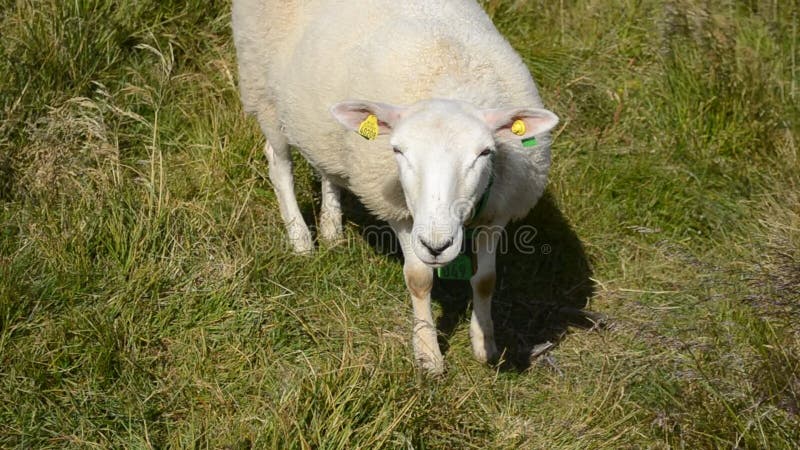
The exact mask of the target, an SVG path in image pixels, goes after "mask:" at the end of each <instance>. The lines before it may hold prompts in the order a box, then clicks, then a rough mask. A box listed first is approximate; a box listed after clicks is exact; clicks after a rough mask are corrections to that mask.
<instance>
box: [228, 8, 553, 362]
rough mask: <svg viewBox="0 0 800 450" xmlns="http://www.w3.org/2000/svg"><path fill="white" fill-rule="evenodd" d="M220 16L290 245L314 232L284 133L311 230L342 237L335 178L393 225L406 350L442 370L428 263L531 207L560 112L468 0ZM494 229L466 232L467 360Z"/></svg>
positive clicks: (483, 300)
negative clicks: (316, 191)
mask: <svg viewBox="0 0 800 450" xmlns="http://www.w3.org/2000/svg"><path fill="white" fill-rule="evenodd" d="M232 22H233V36H234V43H235V46H236V51H237V58H238V64H239V84H240V93H241V100H242V104H243V107H244V110H245V111H246V112H247V113H250V114H253V115H255V117H256V118H257V120H258V123H259V125H260V127H261V130H262V131H263V133H264V135H265V137H266V139H267V142H266V144H265V147H264V152H265V154H266V157H267V160H268V163H269V178H270V180H271V182H272V184H273V186H274V189H275V192H276V195H277V198H278V202H279V205H280V214H281V217H282V219H283V221H284V223H285V226H286V232H287V235H288V237H289V239H290V240H291V242H292V245H293V248H294V250H295V251H296V252H297V253H309V252H311V251H312V249H313V241H312V238H311V234H310V232H309V229H308V227H307V225H306V223H305V222H304V220H303V217H302V215H301V213H300V210H299V208H298V205H297V200H296V198H295V194H294V186H293V175H292V163H291V159H290V149H289V146H290V145H291V146H293V147H295V148H296V149H297V150H298V151H299V152H300V153H301V154H302V155H303V156H304V157H305V158H306V159H307V160H308V162H309V163H310V164H311V166H313V168H314V169H315V170H316V171H317V172H318V173H319V175H320V178H321V184H322V188H321V190H322V207H321V213H320V219H319V220H320V223H319V234H320V237H321V239H323V240H326V241H336V240H338V239H339V238H340V237H341V235H342V225H341V222H342V213H341V206H340V200H339V198H340V192H341V189H343V188H344V189H348V190H350V191H351V192H353V193H354V194H355V195H356V196H357V197H358V198H359V199H360V200H361V202H362V203H363V204H364V205H365V207H366V208H367V209H368V210H369V211H371V213H372V214H374V215H375V216H377V218H379V219H381V220H385V221H387V222H388V223H389V225H390V226H391V228H392V229H393V230H394V232H395V233H396V235H397V238H398V241H399V243H400V246H401V247H402V253H403V257H404V263H403V272H404V275H405V281H406V285H407V288H408V291H409V293H410V296H411V302H412V307H413V315H414V325H413V335H412V336H413V337H412V343H413V349H414V356H415V359H416V361H417V362H418V364H419V365H420V366H421V367H422V368H423V369H424V370H426V371H427V372H430V373H433V374H438V373H441V372H442V371H443V369H444V362H443V358H442V354H441V351H440V349H439V345H438V342H437V335H436V327H435V324H434V321H433V316H432V313H431V288H432V285H433V279H434V269H436V268H440V267H443V266H445V265H446V264H448V263H450V262H451V261H453V260H454V259H455V258H456V257H457V256H458V255H459V253H460V251H461V248H462V241H463V240H464V239H465V232H464V229H465V226H466V225H469V226H470V227H476V226H487V227H492V228H493V229H495V228H497V227H505V226H506V224H508V223H509V221H511V220H514V219H519V218H522V217H524V216H526V215H527V213H528V212H529V211H530V210H531V209H532V208H533V207H534V205H535V204H536V202H537V201H538V200H539V198H540V197H541V195H542V193H543V191H544V188H545V185H546V183H547V174H548V171H549V168H550V141H551V139H550V135H549V131H550V130H551V129H552V128H553V127H554V126H555V125H556V124H557V123H558V117H557V116H556V115H555V114H554V113H552V112H551V111H548V110H546V109H543V106H542V101H541V99H540V97H539V94H538V91H537V87H536V84H535V82H534V81H533V79H532V77H531V75H530V73H529V72H528V69H527V68H526V66H525V64H524V63H523V62H522V60H521V58H520V57H519V55H518V54H517V53H516V52H515V51H514V50H513V49H512V47H511V46H510V45H509V43H508V42H507V41H506V40H505V38H503V37H502V36H501V35H500V33H499V32H498V31H497V29H496V28H495V27H494V25H493V24H492V21H491V19H490V18H489V17H488V16H487V15H486V13H485V12H484V11H483V9H482V8H481V7H480V5H478V3H476V2H475V1H473V0H449V1H443V2H431V1H428V0H404V1H394V0H365V1H360V2H353V1H349V0H289V1H286V0H282V1H278V0H234V2H233V14H232ZM365 138H366V139H365ZM478 204H480V205H481V207H480V208H478ZM499 238H500V236H499V234H498V233H479V234H478V235H477V236H476V238H475V242H474V243H473V247H474V248H475V249H476V250H475V251H476V258H475V259H476V261H477V269H473V271H474V272H473V273H474V274H473V275H472V276H471V278H470V284H471V286H472V292H473V298H472V317H471V321H470V338H471V342H472V350H473V353H474V355H475V357H476V358H477V359H478V360H479V361H481V362H493V361H495V360H496V359H497V357H498V351H497V346H496V344H495V339H494V328H493V323H492V318H491V299H492V296H493V293H494V287H495V252H496V249H497V246H498V241H499Z"/></svg>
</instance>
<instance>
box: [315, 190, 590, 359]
mask: <svg viewBox="0 0 800 450" xmlns="http://www.w3.org/2000/svg"><path fill="white" fill-rule="evenodd" d="M342 207H343V213H344V216H345V218H346V220H348V221H350V222H352V223H354V224H356V225H357V226H359V227H360V228H361V230H362V237H363V238H364V239H365V240H366V242H367V243H368V244H369V245H370V246H371V247H372V248H373V249H374V250H375V251H376V252H377V253H380V254H384V255H387V256H389V257H390V258H392V259H394V260H396V261H397V263H398V264H402V252H400V250H399V244H398V243H397V241H396V238H395V237H394V233H391V232H388V233H384V232H381V233H363V231H364V230H369V229H373V230H374V229H378V230H390V228H389V226H388V225H387V224H385V223H382V222H379V221H377V220H376V219H375V218H374V217H373V216H372V215H371V214H369V212H367V211H366V209H365V208H364V207H363V205H362V204H361V203H360V202H359V201H358V199H357V198H356V197H355V196H353V195H352V194H350V193H348V192H343V196H342ZM309 223H314V221H313V218H312V219H311V220H310V221H309ZM387 239H388V241H387ZM504 239H505V240H506V242H505V246H504V247H505V248H504V250H505V251H502V252H498V259H497V275H498V278H497V288H496V290H495V294H494V298H493V301H492V318H493V319H494V329H495V338H496V340H497V345H498V349H499V350H500V351H501V352H502V354H503V356H502V359H501V362H500V364H499V366H498V367H499V369H500V370H501V371H512V372H523V371H525V370H527V369H528V368H530V367H531V365H532V364H534V363H535V364H545V365H551V366H554V368H556V369H557V366H555V361H554V360H553V359H552V358H551V357H550V356H549V355H548V354H547V353H548V352H549V351H550V350H552V349H553V348H555V347H556V346H557V345H558V344H559V343H560V342H561V341H562V340H563V339H564V338H565V336H566V335H567V333H568V332H569V330H570V329H571V328H578V329H585V330H588V329H594V328H598V327H603V326H604V319H603V318H602V316H600V315H599V314H596V313H592V312H590V311H586V310H585V308H586V306H587V304H588V302H589V299H590V298H591V297H592V296H593V295H594V290H595V285H594V282H593V281H592V270H591V265H590V263H589V261H588V258H587V256H586V253H585V251H584V248H583V244H582V243H581V241H580V239H579V238H578V236H577V235H576V233H575V231H574V230H573V229H572V227H571V226H570V224H569V222H568V221H567V219H566V218H565V217H564V215H563V214H562V213H561V211H560V210H559V209H558V206H557V205H556V203H555V201H554V200H553V198H552V197H551V196H550V195H549V193H546V194H545V195H544V196H543V197H542V199H541V200H540V201H539V203H538V204H537V206H536V207H535V208H534V209H533V211H532V212H531V213H530V214H529V215H528V216H527V217H526V218H525V219H524V220H522V221H519V222H517V223H515V224H512V225H511V226H509V227H508V229H507V233H506V234H505V237H504ZM515 241H516V242H515ZM471 297H472V290H471V287H470V285H469V282H468V281H453V280H442V279H439V278H438V277H437V278H436V279H435V281H434V288H433V292H432V298H433V301H434V302H435V303H438V304H439V305H440V306H441V311H442V313H441V315H440V316H439V318H438V319H437V324H436V325H437V329H438V331H439V344H440V346H441V349H442V352H443V353H446V352H447V351H448V349H449V342H450V339H451V338H452V336H453V334H454V333H455V332H456V330H457V329H458V327H459V326H461V325H464V324H467V323H468V322H469V304H470V298H471Z"/></svg>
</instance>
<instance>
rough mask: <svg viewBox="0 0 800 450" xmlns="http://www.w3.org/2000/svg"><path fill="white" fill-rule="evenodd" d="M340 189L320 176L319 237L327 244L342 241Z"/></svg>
mask: <svg viewBox="0 0 800 450" xmlns="http://www.w3.org/2000/svg"><path fill="white" fill-rule="evenodd" d="M340 198H341V189H340V188H339V186H336V185H335V184H333V182H331V180H330V179H329V178H328V177H326V176H325V175H322V211H321V212H320V218H319V231H320V236H321V237H322V239H324V240H325V241H327V242H330V243H335V242H338V241H339V240H341V239H342V203H341V200H340Z"/></svg>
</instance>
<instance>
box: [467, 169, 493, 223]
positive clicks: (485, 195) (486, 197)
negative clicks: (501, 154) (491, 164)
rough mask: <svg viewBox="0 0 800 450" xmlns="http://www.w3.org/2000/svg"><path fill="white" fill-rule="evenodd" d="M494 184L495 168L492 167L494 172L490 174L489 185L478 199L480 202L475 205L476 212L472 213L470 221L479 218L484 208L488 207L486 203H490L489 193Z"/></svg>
mask: <svg viewBox="0 0 800 450" xmlns="http://www.w3.org/2000/svg"><path fill="white" fill-rule="evenodd" d="M493 184H494V168H492V174H491V175H490V176H489V185H488V186H486V190H485V191H483V195H482V196H481V199H480V200H478V204H477V205H476V206H475V212H474V213H472V218H471V219H470V222H471V221H473V220H475V219H477V218H478V216H480V215H481V213H482V212H483V210H484V209H486V204H487V203H489V194H491V193H492V185H493Z"/></svg>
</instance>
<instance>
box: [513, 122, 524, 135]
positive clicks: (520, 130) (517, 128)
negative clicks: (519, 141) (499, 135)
mask: <svg viewBox="0 0 800 450" xmlns="http://www.w3.org/2000/svg"><path fill="white" fill-rule="evenodd" d="M526 131H527V129H526V128H525V122H523V121H522V120H515V121H514V123H513V124H512V125H511V132H512V133H514V134H516V135H517V136H523V135H524V134H525V132H526Z"/></svg>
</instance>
